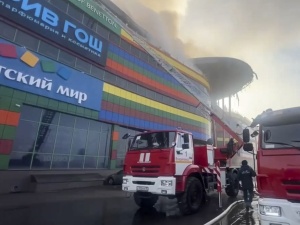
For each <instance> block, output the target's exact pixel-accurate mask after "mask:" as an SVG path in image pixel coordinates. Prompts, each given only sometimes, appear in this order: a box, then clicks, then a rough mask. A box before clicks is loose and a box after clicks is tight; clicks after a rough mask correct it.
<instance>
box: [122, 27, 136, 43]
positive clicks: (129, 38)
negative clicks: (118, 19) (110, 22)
mask: <svg viewBox="0 0 300 225" xmlns="http://www.w3.org/2000/svg"><path fill="white" fill-rule="evenodd" d="M121 36H123V37H125V38H127V39H128V40H130V41H133V42H134V40H133V38H132V37H131V35H130V34H129V33H127V32H126V31H125V30H123V29H121Z"/></svg>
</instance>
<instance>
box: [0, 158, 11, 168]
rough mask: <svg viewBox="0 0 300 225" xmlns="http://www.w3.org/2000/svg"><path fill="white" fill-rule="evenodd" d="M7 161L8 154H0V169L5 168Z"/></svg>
mask: <svg viewBox="0 0 300 225" xmlns="http://www.w3.org/2000/svg"><path fill="white" fill-rule="evenodd" d="M8 163H9V156H8V155H0V170H7V169H8Z"/></svg>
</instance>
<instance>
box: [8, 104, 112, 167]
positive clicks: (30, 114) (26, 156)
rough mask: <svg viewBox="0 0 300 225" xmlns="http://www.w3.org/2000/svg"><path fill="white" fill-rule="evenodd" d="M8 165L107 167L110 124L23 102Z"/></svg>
mask: <svg viewBox="0 0 300 225" xmlns="http://www.w3.org/2000/svg"><path fill="white" fill-rule="evenodd" d="M20 118H21V119H20V121H19V125H18V127H17V132H16V138H15V140H14V145H13V151H12V154H11V157H10V162H9V169H24V170H29V169H32V170H49V169H52V170H56V169H57V170H60V169H84V168H86V169H96V168H107V167H108V162H109V146H110V140H111V125H110V124H106V123H102V122H99V121H94V120H90V119H86V118H81V117H76V116H73V115H68V114H64V113H60V112H55V111H52V110H46V109H40V108H36V107H32V106H28V105H23V106H22V110H21V116H20Z"/></svg>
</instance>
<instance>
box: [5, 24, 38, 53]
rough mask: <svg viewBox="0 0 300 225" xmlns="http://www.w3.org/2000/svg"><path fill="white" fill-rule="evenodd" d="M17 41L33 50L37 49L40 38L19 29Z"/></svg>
mask: <svg viewBox="0 0 300 225" xmlns="http://www.w3.org/2000/svg"><path fill="white" fill-rule="evenodd" d="M1 29H2V28H1ZM15 42H16V43H17V44H19V45H21V46H24V47H26V48H28V49H30V50H33V51H37V49H38V44H39V40H38V39H36V38H35V37H33V36H31V35H29V34H27V33H24V32H23V31H20V30H18V31H17V35H16V40H15Z"/></svg>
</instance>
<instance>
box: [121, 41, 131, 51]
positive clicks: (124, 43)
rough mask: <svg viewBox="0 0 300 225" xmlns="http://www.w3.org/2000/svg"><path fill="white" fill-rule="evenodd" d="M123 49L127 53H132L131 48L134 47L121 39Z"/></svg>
mask: <svg viewBox="0 0 300 225" xmlns="http://www.w3.org/2000/svg"><path fill="white" fill-rule="evenodd" d="M121 47H122V48H123V49H124V50H126V51H127V52H130V48H131V47H133V46H131V44H129V43H128V42H127V41H125V40H123V39H121Z"/></svg>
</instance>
